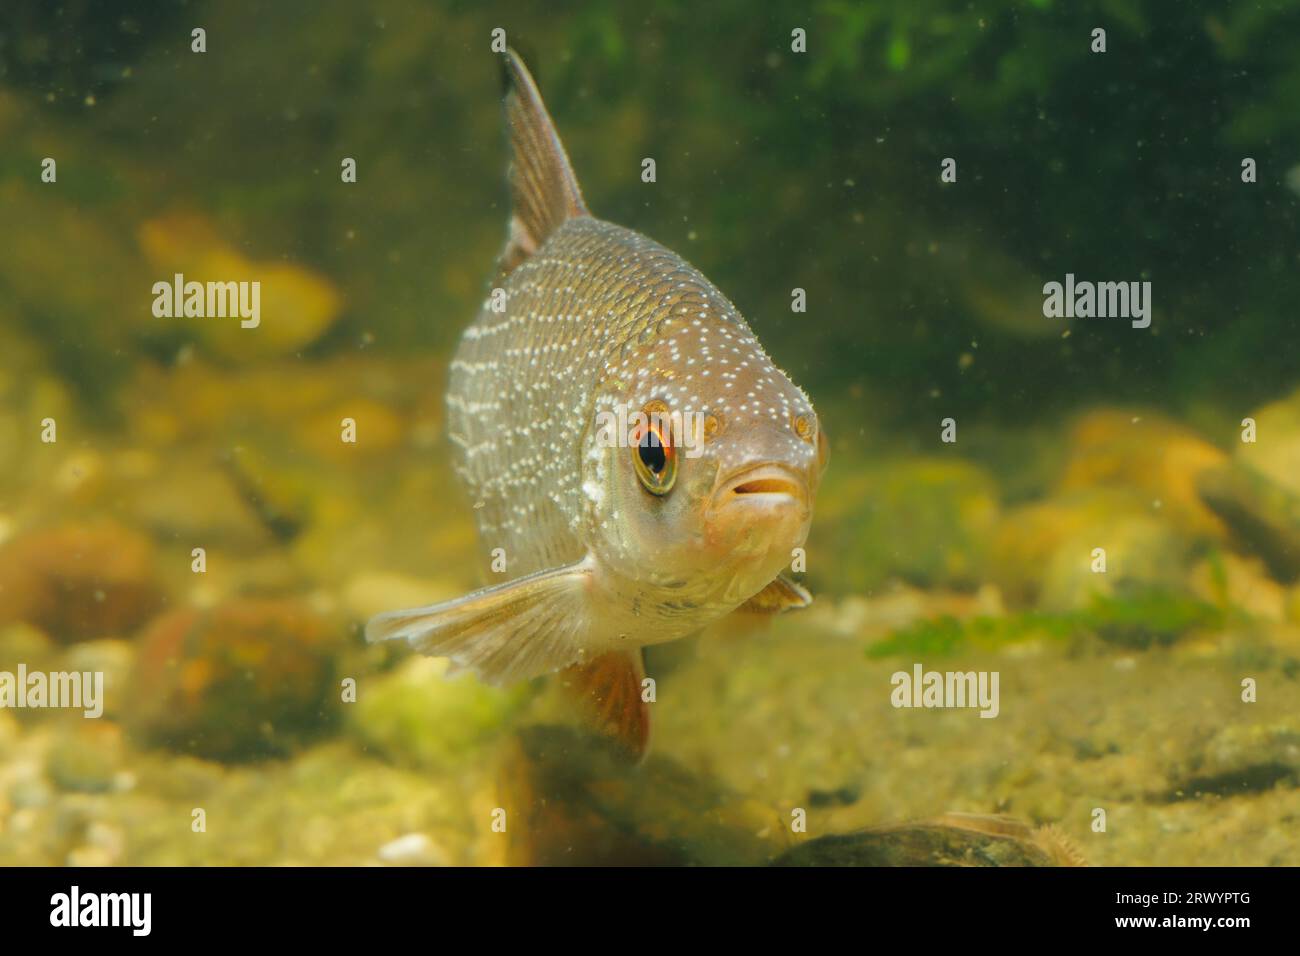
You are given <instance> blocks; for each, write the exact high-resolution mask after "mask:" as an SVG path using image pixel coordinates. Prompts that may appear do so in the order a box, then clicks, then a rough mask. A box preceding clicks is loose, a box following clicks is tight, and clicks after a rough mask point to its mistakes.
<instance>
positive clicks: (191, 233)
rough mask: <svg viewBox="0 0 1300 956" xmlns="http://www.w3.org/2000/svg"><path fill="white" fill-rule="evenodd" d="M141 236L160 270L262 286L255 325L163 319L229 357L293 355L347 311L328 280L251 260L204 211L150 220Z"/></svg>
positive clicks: (279, 264)
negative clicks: (219, 230)
mask: <svg viewBox="0 0 1300 956" xmlns="http://www.w3.org/2000/svg"><path fill="white" fill-rule="evenodd" d="M139 240H140V246H141V248H142V249H143V250H144V253H145V256H146V258H147V259H148V260H149V262H150V264H151V265H152V266H153V268H154V269H155V270H156V271H157V272H159V273H160V274H161V275H164V276H173V275H175V274H176V273H181V274H182V275H184V277H185V281H186V282H191V281H195V282H203V283H206V282H238V281H245V280H248V281H257V282H260V283H261V290H260V310H259V311H260V324H259V325H257V326H256V327H255V328H243V327H241V319H240V317H239V316H237V315H235V316H227V317H226V318H221V317H211V316H210V317H207V318H203V319H194V318H185V317H184V316H180V317H177V318H172V319H169V320H166V321H168V322H171V323H173V324H174V325H175V326H176V327H177V328H183V329H185V330H188V331H190V332H191V334H193V335H194V337H195V338H198V339H200V340H202V341H203V342H204V343H205V344H206V345H207V346H208V347H209V348H211V349H212V350H213V351H215V352H217V353H218V354H220V355H223V356H226V357H228V358H235V359H260V358H266V357H270V356H280V355H289V354H292V353H294V352H296V351H298V350H299V349H301V348H303V347H304V346H306V345H310V344H311V343H312V342H314V341H315V340H316V339H318V338H320V337H321V336H322V335H323V334H324V333H325V332H326V331H327V330H328V329H329V328H330V326H332V325H333V324H334V322H335V320H336V319H337V318H338V316H339V313H340V311H341V310H342V305H343V301H342V297H341V296H340V294H339V292H338V290H337V289H336V288H335V287H334V285H333V284H332V283H331V282H329V280H327V279H325V278H324V277H323V276H320V275H317V274H315V273H313V272H311V271H309V270H308V269H305V268H303V267H301V266H297V265H293V264H290V263H286V262H278V261H264V262H255V261H252V260H249V259H247V258H246V257H244V256H243V255H242V254H241V253H240V252H239V251H238V250H236V249H235V248H234V247H233V246H231V245H230V244H229V243H227V242H226V241H225V240H224V239H222V238H221V236H220V235H219V234H218V233H217V230H216V228H215V226H214V225H213V224H212V223H211V222H209V221H208V220H207V219H204V218H203V217H201V216H197V215H190V214H184V213H173V214H168V215H165V216H161V217H159V218H157V219H153V220H150V221H148V222H146V223H144V224H143V225H142V226H141V227H140V229H139Z"/></svg>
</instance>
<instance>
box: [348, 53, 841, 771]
mask: <svg viewBox="0 0 1300 956" xmlns="http://www.w3.org/2000/svg"><path fill="white" fill-rule="evenodd" d="M503 59H504V63H503V67H504V69H503V73H504V75H505V78H506V93H505V98H504V103H505V119H506V129H507V133H508V139H509V144H510V151H511V164H510V173H509V177H508V178H509V183H510V197H511V214H510V219H509V224H508V229H507V240H506V244H505V248H504V250H503V251H502V253H501V255H500V258H499V261H498V265H497V272H496V276H495V278H494V279H493V280H492V283H491V289H490V292H489V294H488V296H487V297H486V298H485V300H484V302H483V306H482V308H481V309H480V311H479V313H478V316H477V317H476V318H475V319H474V321H473V323H472V324H470V325H469V326H468V328H467V329H466V330H465V332H464V333H463V335H462V337H461V340H460V343H459V345H458V347H457V349H456V352H455V355H454V357H453V359H452V362H451V367H450V372H449V384H448V392H447V396H446V407H447V422H448V435H449V439H450V444H451V448H452V462H453V467H454V472H455V475H456V477H457V479H458V480H459V482H460V483H461V485H462V486H463V488H464V490H465V491H466V492H467V494H468V497H469V500H470V501H471V502H472V503H473V514H474V517H475V520H476V522H477V525H478V537H479V543H480V546H481V549H482V554H483V557H484V560H485V562H486V563H487V564H488V566H489V568H490V569H493V570H495V571H497V572H499V573H500V574H501V576H502V577H503V580H502V581H501V582H500V583H496V584H493V585H491V586H488V587H484V588H482V589H480V590H477V591H474V592H472V593H470V594H467V595H465V596H463V597H460V598H456V599H454V600H450V601H444V602H442V603H439V604H433V605H430V606H427V607H419V608H410V609H405V610H396V611H388V612H385V613H382V614H379V615H377V616H375V617H374V618H372V619H371V620H370V621H369V622H368V624H367V626H366V637H367V639H368V640H369V641H371V642H375V641H382V640H398V641H405V642H406V643H407V644H408V645H409V646H410V647H412V648H414V649H415V650H417V651H419V652H421V653H424V654H427V655H430V656H434V657H442V658H447V659H448V660H449V662H450V665H449V668H448V672H449V673H453V672H456V671H460V670H469V671H473V672H474V673H475V674H477V675H478V677H479V679H481V680H483V681H484V682H486V683H489V684H494V685H501V686H505V685H510V684H514V683H516V682H521V681H526V680H531V679H533V678H537V677H541V676H543V675H547V674H556V675H558V676H559V679H560V681H561V684H562V686H564V687H565V688H567V689H568V690H569V691H570V692H571V693H572V694H574V695H575V696H576V697H578V698H579V699H580V700H582V701H584V702H585V703H586V705H587V707H586V709H587V712H588V715H589V716H590V717H591V718H592V721H593V723H594V724H595V725H596V727H597V728H599V729H600V730H602V731H603V732H605V733H607V734H608V735H609V736H611V737H613V738H614V739H615V740H616V741H617V742H618V743H619V744H621V745H622V746H623V747H624V748H625V749H626V750H627V751H630V752H631V753H632V754H634V755H636V756H638V757H640V756H643V755H644V754H645V752H646V750H647V748H648V746H649V738H650V712H649V703H650V702H651V701H652V700H653V699H654V696H655V695H654V694H652V693H648V692H647V689H648V688H649V687H650V686H651V684H650V683H649V682H648V679H647V677H646V671H645V663H644V651H643V649H644V648H645V647H647V646H651V645H655V644H661V643H664V642H667V641H672V640H676V639H678V638H682V637H686V636H688V635H691V634H694V633H696V632H698V631H699V630H701V629H702V628H704V627H705V626H706V625H708V624H710V623H711V622H713V621H716V620H718V619H720V618H722V617H724V616H725V615H728V614H730V613H731V612H732V611H735V610H737V609H738V608H742V607H743V608H745V609H747V610H752V611H759V612H761V613H764V614H774V613H779V612H781V611H784V610H789V609H794V608H800V607H805V606H807V605H808V604H809V603H810V602H811V600H812V599H811V596H810V595H809V593H808V592H807V590H805V589H804V587H803V586H802V585H801V584H799V583H797V582H796V581H795V580H793V579H792V578H791V577H790V575H789V573H788V571H789V568H790V566H791V565H792V564H793V563H794V562H795V559H796V557H797V556H799V555H800V554H801V553H802V552H801V549H802V548H803V545H804V543H805V540H806V538H807V535H808V532H809V527H810V524H811V519H812V510H813V504H814V500H815V496H816V492H817V487H818V485H819V483H820V480H821V475H822V472H823V470H824V469H825V467H826V463H827V459H828V449H829V443H828V441H827V438H826V435H825V433H824V432H823V430H822V428H821V426H820V422H819V420H818V418H817V415H816V413H815V412H814V410H813V407H812V402H811V401H810V399H809V398H808V396H807V394H806V393H805V392H804V391H803V390H802V389H800V388H799V387H798V386H796V385H795V384H794V383H793V382H792V381H791V380H790V378H789V377H788V376H787V375H786V374H785V373H784V372H782V371H781V370H780V369H778V368H777V367H776V366H775V365H774V364H773V363H772V360H771V359H770V358H769V357H768V355H767V354H766V353H765V352H764V351H763V348H762V346H761V345H760V344H759V342H758V339H757V337H756V336H755V335H754V333H753V331H752V330H751V329H750V327H749V325H748V324H747V323H746V321H745V319H744V318H743V317H742V316H741V314H740V312H739V310H737V308H736V307H735V306H734V305H733V304H732V303H731V302H730V301H729V300H728V299H727V298H726V297H725V296H724V295H723V294H722V293H721V292H720V291H719V290H718V289H717V288H716V287H715V286H714V285H713V284H712V283H711V282H709V280H708V279H706V278H705V277H704V275H703V274H701V273H700V271H699V270H697V269H696V268H694V267H693V266H691V265H690V264H689V263H687V262H686V261H685V260H684V259H682V258H681V257H680V256H678V255H677V254H676V253H674V252H672V251H671V250H669V249H667V248H665V247H664V246H662V245H660V244H659V243H657V242H655V241H653V240H651V239H649V238H647V237H646V236H644V235H642V234H640V233H638V232H636V231H634V230H632V229H628V228H625V227H622V226H618V225H615V224H613V223H610V222H606V221H603V220H601V219H598V218H596V217H594V216H593V215H592V214H591V212H590V211H589V210H588V208H587V206H586V203H585V200H584V199H583V195H582V191H581V189H580V188H579V186H578V181H577V179H576V178H575V176H574V173H573V169H572V167H571V165H570V163H569V158H568V155H567V154H566V152H565V150H564V146H563V144H562V143H561V141H560V138H559V134H558V133H557V131H556V128H555V124H554V122H553V120H552V119H551V116H550V114H549V113H548V112H547V109H546V106H545V104H544V103H543V101H542V97H541V94H540V93H539V92H538V89H537V85H536V83H535V82H534V80H533V78H532V76H531V75H530V73H529V71H528V68H527V67H526V66H525V64H524V62H523V60H522V59H521V58H520V57H519V55H518V54H517V53H515V52H514V51H513V50H508V51H507V52H506V53H505V54H504V56H503ZM624 423H625V424H626V426H627V427H626V428H625V429H624V428H622V427H619V426H621V425H622V424H624Z"/></svg>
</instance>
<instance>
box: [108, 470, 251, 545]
mask: <svg viewBox="0 0 1300 956" xmlns="http://www.w3.org/2000/svg"><path fill="white" fill-rule="evenodd" d="M122 496H123V498H124V499H125V508H126V510H127V512H128V513H129V514H130V515H131V517H132V519H133V520H134V521H136V522H138V523H139V524H140V525H141V526H142V527H145V528H148V529H149V530H150V531H151V532H153V533H154V534H155V535H156V536H157V537H158V538H159V539H161V540H179V541H181V542H184V543H187V544H191V546H193V547H204V548H207V549H208V550H210V551H211V550H213V549H215V548H220V547H230V548H236V549H242V550H245V551H251V550H254V549H257V548H265V547H266V546H267V544H268V543H270V541H271V534H270V531H269V530H268V529H267V527H266V525H264V524H263V523H262V521H261V520H260V519H259V517H258V515H257V514H256V512H255V511H254V510H253V508H252V507H251V506H250V505H249V503H248V502H247V501H246V500H245V499H244V498H243V497H242V496H241V495H240V494H239V491H238V489H237V488H236V487H235V485H234V483H233V482H232V480H231V477H230V475H229V474H228V473H227V472H226V471H223V470H221V469H220V468H218V467H216V464H215V462H206V463H204V462H191V463H177V464H169V465H167V466H159V467H158V469H157V470H156V471H152V472H151V473H150V474H149V475H147V476H144V477H141V478H136V479H134V480H131V481H129V482H123V488H122ZM185 550H186V551H188V550H189V548H186V549H185Z"/></svg>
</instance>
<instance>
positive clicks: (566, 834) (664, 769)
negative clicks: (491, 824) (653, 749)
mask: <svg viewBox="0 0 1300 956" xmlns="http://www.w3.org/2000/svg"><path fill="white" fill-rule="evenodd" d="M499 799H500V801H501V809H503V810H505V811H506V821H507V825H506V831H505V833H504V834H500V836H501V837H502V838H503V839H505V840H507V841H508V846H507V850H506V858H505V861H506V862H507V863H509V864H512V865H530V866H625V865H633V866H647V865H681V864H700V865H710V866H726V865H753V864H757V863H762V862H765V861H766V860H767V859H768V858H769V857H770V856H771V855H772V852H773V844H772V843H771V842H769V841H768V840H767V839H764V838H763V837H760V836H758V834H759V833H760V832H762V831H766V832H769V833H770V832H772V831H773V830H775V829H776V827H777V821H776V817H775V814H765V813H764V812H763V811H762V810H758V809H755V808H754V807H752V806H751V805H749V804H748V803H746V801H744V800H742V799H738V798H737V796H736V795H735V794H732V793H728V792H727V791H725V790H723V789H722V788H720V787H718V786H717V785H715V784H714V783H712V782H711V781H709V780H707V779H704V778H701V777H698V776H695V775H694V774H691V773H690V772H688V771H687V770H685V769H684V768H682V767H681V766H679V765H678V764H676V763H674V762H673V761H671V760H670V759H669V758H667V757H665V756H662V755H658V754H653V753H652V754H651V755H650V757H649V758H648V759H647V760H646V762H645V763H644V764H643V765H640V766H635V765H632V764H631V763H629V761H628V760H627V758H626V756H625V755H624V754H623V752H622V751H621V750H619V748H618V747H617V745H615V744H613V743H612V742H611V741H608V740H605V739H603V738H600V737H596V736H592V735H588V734H583V733H579V732H577V731H575V730H572V729H570V728H567V727H557V726H547V725H539V726H532V727H526V728H524V729H523V730H521V731H520V733H519V734H518V736H517V738H516V740H515V742H514V744H513V745H512V747H511V748H510V750H509V751H508V754H507V756H506V759H505V761H504V763H503V766H502V772H501V787H500V791H499Z"/></svg>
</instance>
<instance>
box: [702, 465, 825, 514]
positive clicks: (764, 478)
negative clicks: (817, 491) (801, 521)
mask: <svg viewBox="0 0 1300 956" xmlns="http://www.w3.org/2000/svg"><path fill="white" fill-rule="evenodd" d="M807 500H808V482H807V481H805V480H804V478H803V476H802V475H800V474H798V473H797V472H795V471H794V470H792V469H790V468H786V467H785V466H783V465H771V464H768V465H758V466H752V467H749V468H744V469H742V470H741V471H738V472H735V473H733V474H732V475H730V476H729V477H728V478H726V479H725V480H723V481H722V482H720V483H719V485H718V490H717V491H716V492H714V495H713V501H714V504H715V505H722V504H727V503H729V502H732V501H740V502H749V503H752V504H769V505H770V504H779V503H781V502H784V501H790V502H804V501H807Z"/></svg>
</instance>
